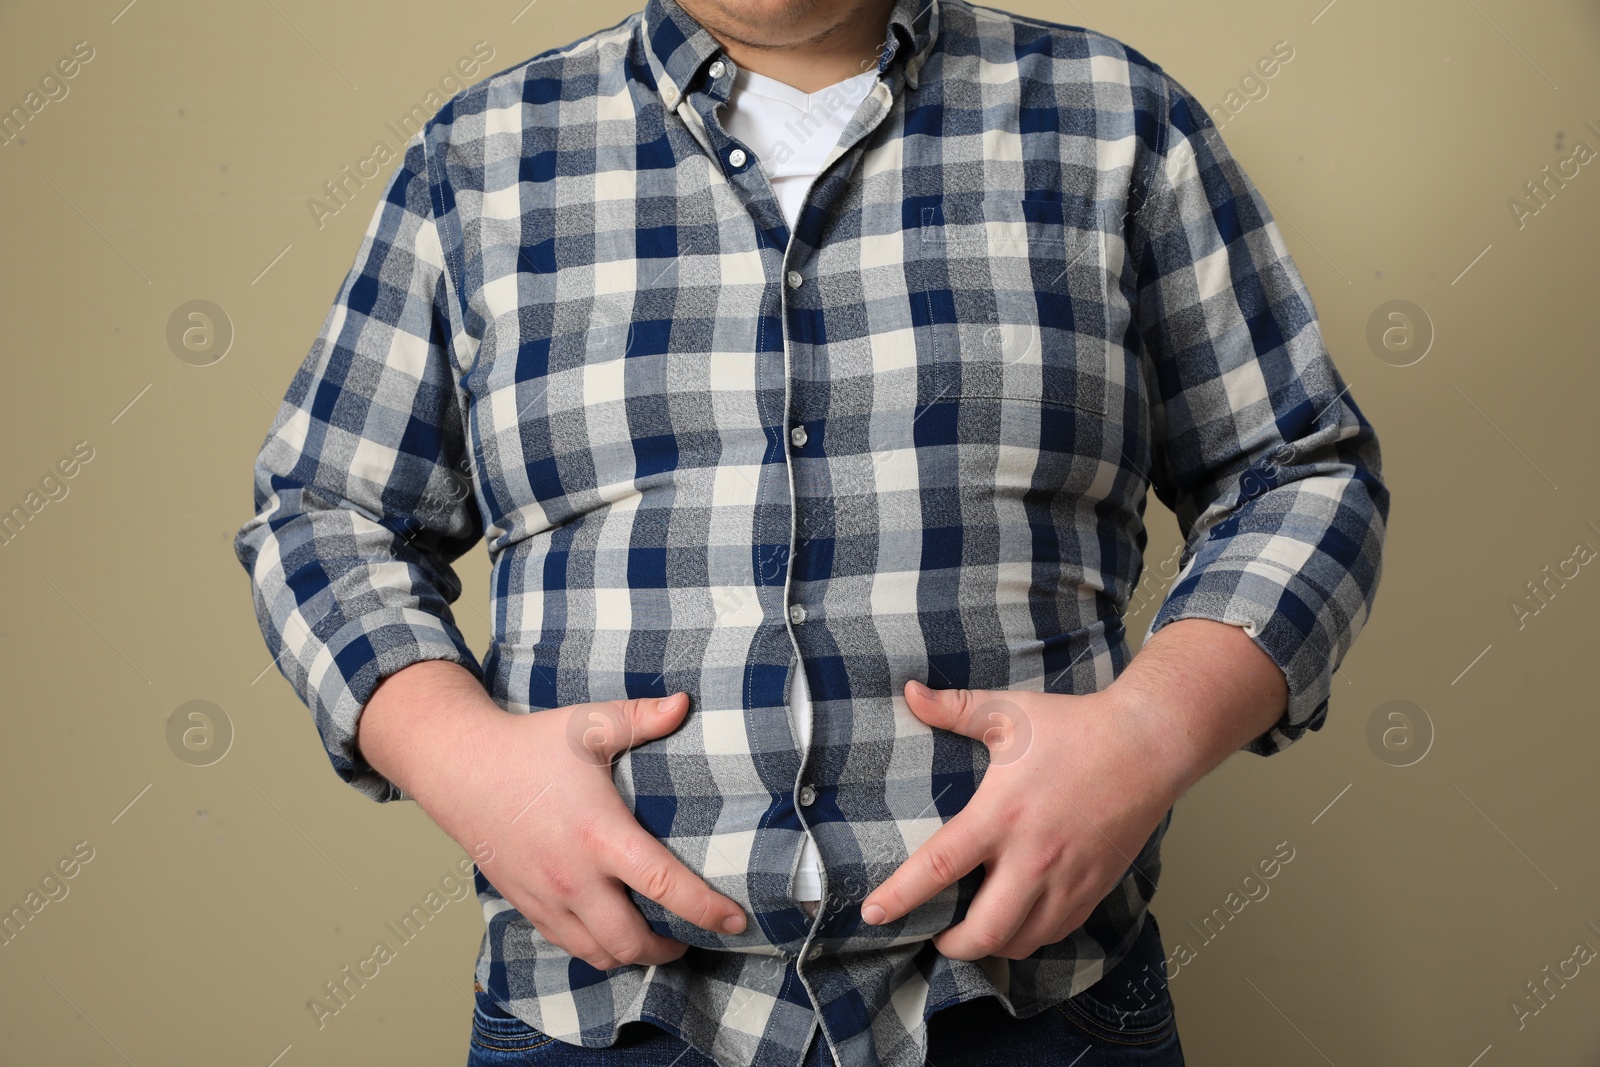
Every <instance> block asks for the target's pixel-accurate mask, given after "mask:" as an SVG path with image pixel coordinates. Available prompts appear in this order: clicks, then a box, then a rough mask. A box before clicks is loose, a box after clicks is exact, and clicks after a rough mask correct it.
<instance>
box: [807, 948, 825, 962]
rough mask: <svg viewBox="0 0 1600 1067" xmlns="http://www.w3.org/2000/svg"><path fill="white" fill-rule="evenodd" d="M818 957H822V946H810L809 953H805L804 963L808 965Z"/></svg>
mask: <svg viewBox="0 0 1600 1067" xmlns="http://www.w3.org/2000/svg"><path fill="white" fill-rule="evenodd" d="M820 955H822V946H821V945H820V944H817V945H812V946H811V951H809V952H807V953H806V962H807V963H810V962H811V961H812V960H815V959H816V958H817V957H818V956H820Z"/></svg>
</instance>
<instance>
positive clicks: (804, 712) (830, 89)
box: [721, 68, 878, 900]
mask: <svg viewBox="0 0 1600 1067" xmlns="http://www.w3.org/2000/svg"><path fill="white" fill-rule="evenodd" d="M877 80H878V71H877V69H876V68H872V69H869V70H866V71H863V72H862V73H860V74H857V75H856V76H855V77H853V78H846V79H845V80H844V81H841V82H837V83H835V84H833V85H829V86H827V87H825V88H822V89H819V90H817V91H816V92H814V93H806V92H803V91H801V90H800V89H796V88H795V87H794V86H792V85H789V84H788V83H787V82H781V81H778V80H777V79H776V78H769V77H767V76H766V75H764V74H757V73H756V72H754V71H751V70H745V69H743V68H741V69H740V70H739V71H738V72H737V73H736V74H735V75H734V79H733V91H732V92H731V93H730V94H729V96H728V103H727V105H726V107H725V109H724V110H723V113H722V115H721V119H722V126H723V129H725V130H727V131H728V135H729V136H730V137H732V138H733V139H734V140H736V141H738V142H740V143H741V144H743V145H745V146H747V147H748V148H749V149H750V150H751V152H752V154H753V155H754V156H755V159H756V162H757V163H758V164H759V165H760V167H761V171H762V173H763V174H765V175H766V176H767V182H768V184H770V185H771V186H772V191H773V193H774V194H776V195H777V197H778V206H779V207H780V208H782V210H783V216H784V218H785V219H786V220H787V221H788V223H789V229H790V231H791V232H793V230H794V227H795V223H796V222H797V221H798V219H799V217H800V205H801V204H802V203H804V202H805V198H806V192H807V191H808V190H809V189H810V188H811V183H812V181H813V180H815V178H816V176H817V175H818V174H819V173H820V172H821V171H822V162H823V160H824V159H826V158H827V156H828V153H829V152H831V151H833V148H834V146H835V145H837V144H838V143H839V135H840V134H842V133H843V132H844V128H845V127H846V126H847V125H849V123H850V120H851V119H852V118H854V117H855V113H856V108H857V107H858V106H859V105H860V104H861V101H862V100H864V99H865V98H866V96H867V94H868V93H869V92H871V91H872V86H873V85H874V83H876V82H877ZM789 713H790V715H791V717H792V718H793V720H794V729H795V736H796V737H797V738H798V739H799V742H800V747H801V749H802V750H804V749H805V748H806V746H808V745H809V744H810V743H811V693H810V691H809V690H808V689H807V687H806V675H805V671H804V670H803V669H800V668H799V667H798V666H797V667H796V669H795V672H794V681H793V683H792V684H791V686H790V693H789ZM792 893H793V895H794V898H795V899H796V900H821V899H822V874H821V863H820V860H819V857H818V856H817V846H816V844H815V843H814V842H813V841H812V840H811V837H810V835H807V836H806V843H805V848H804V850H803V851H802V852H801V854H800V866H799V868H798V869H797V870H796V871H795V877H794V887H793V890H792Z"/></svg>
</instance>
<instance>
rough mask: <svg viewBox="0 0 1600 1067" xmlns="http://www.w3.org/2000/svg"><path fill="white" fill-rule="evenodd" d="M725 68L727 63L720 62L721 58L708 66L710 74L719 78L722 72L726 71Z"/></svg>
mask: <svg viewBox="0 0 1600 1067" xmlns="http://www.w3.org/2000/svg"><path fill="white" fill-rule="evenodd" d="M727 69H728V68H727V65H726V64H724V63H723V62H722V60H720V59H719V60H717V61H716V62H715V63H713V64H711V67H710V71H711V76H712V77H713V78H720V77H722V75H723V73H724V72H725V71H727Z"/></svg>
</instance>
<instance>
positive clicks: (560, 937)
mask: <svg viewBox="0 0 1600 1067" xmlns="http://www.w3.org/2000/svg"><path fill="white" fill-rule="evenodd" d="M530 921H532V920H530ZM533 927H534V929H536V930H538V931H539V933H540V934H541V935H542V936H543V937H544V939H545V940H546V941H548V942H550V943H551V944H552V945H555V946H556V947H557V948H559V949H561V950H562V951H563V952H565V953H566V954H567V955H569V956H574V957H576V958H578V959H580V960H582V961H583V962H584V963H587V964H588V965H589V966H591V967H593V968H594V969H595V970H597V971H609V970H611V969H612V968H613V967H617V966H620V965H619V964H618V962H617V959H616V957H614V956H612V955H611V953H609V952H607V951H606V950H605V949H604V948H601V947H600V942H598V941H596V940H595V938H594V935H592V934H590V933H589V928H588V927H586V926H584V925H583V922H582V920H580V919H579V918H578V917H577V916H576V915H574V914H573V913H572V912H570V911H568V910H567V909H565V908H561V909H558V910H556V911H554V912H552V913H551V915H550V916H549V917H548V918H545V919H541V920H540V921H539V922H536V923H534V924H533Z"/></svg>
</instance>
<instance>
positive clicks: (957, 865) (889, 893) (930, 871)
mask: <svg viewBox="0 0 1600 1067" xmlns="http://www.w3.org/2000/svg"><path fill="white" fill-rule="evenodd" d="M976 825H977V824H976V822H975V821H974V820H972V819H970V818H968V817H966V813H965V812H963V813H961V814H958V815H957V816H956V817H955V818H953V819H951V820H950V821H949V822H947V823H945V824H944V825H943V826H941V827H940V828H939V829H938V830H937V831H935V833H934V835H933V836H932V837H930V838H928V840H927V841H925V842H923V844H922V847H921V848H919V849H917V850H916V851H915V852H913V853H912V854H911V856H910V858H909V859H907V860H906V861H905V862H904V863H902V864H901V865H900V867H899V869H898V870H896V871H895V872H894V873H893V874H891V875H890V876H889V877H888V878H887V879H886V880H885V881H884V883H883V884H882V885H880V886H879V887H878V888H877V889H874V890H873V891H872V892H871V893H868V894H867V897H866V899H865V900H863V901H862V902H861V918H862V921H864V922H866V923H867V924H869V925H871V926H877V925H879V924H881V923H888V922H894V921H895V920H896V919H899V918H901V917H902V916H904V915H905V914H906V913H907V912H909V911H911V909H913V908H915V907H918V906H919V905H921V904H925V903H927V902H928V901H929V900H932V899H933V897H934V896H935V895H937V894H938V893H939V891H940V890H942V889H944V888H945V887H946V886H949V885H954V884H955V883H956V882H957V881H958V880H960V879H961V878H962V877H963V876H965V875H966V874H968V873H970V872H971V871H972V870H974V869H975V868H976V867H977V866H978V864H980V863H982V862H983V861H984V860H985V859H988V858H989V852H990V848H991V846H992V844H993V842H991V841H990V840H989V836H988V834H987V832H980V831H978V830H977V829H976V828H975V827H976Z"/></svg>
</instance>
